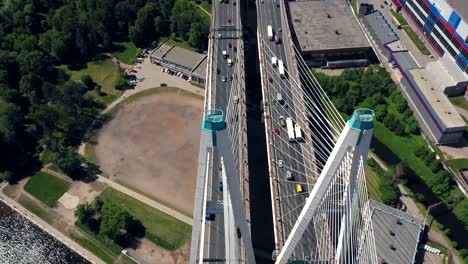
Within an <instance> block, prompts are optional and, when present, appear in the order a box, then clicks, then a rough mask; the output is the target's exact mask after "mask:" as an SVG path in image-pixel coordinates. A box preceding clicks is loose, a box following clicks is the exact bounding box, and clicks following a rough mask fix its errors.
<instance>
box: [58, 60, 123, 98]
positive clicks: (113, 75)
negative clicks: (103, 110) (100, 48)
mask: <svg viewBox="0 0 468 264" xmlns="http://www.w3.org/2000/svg"><path fill="white" fill-rule="evenodd" d="M63 68H64V69H65V71H66V72H68V73H69V74H70V79H72V80H82V78H83V77H84V76H89V77H91V79H92V81H93V82H94V83H95V84H96V85H99V87H100V88H99V89H98V90H93V91H92V92H95V93H99V92H100V94H99V97H95V98H97V99H100V100H102V101H104V102H108V101H113V100H114V99H115V98H116V97H119V96H120V95H121V94H122V91H121V90H118V89H116V86H117V85H118V84H119V81H121V79H122V78H123V76H122V73H121V71H120V70H119V67H118V66H117V65H116V64H115V63H114V62H112V59H110V58H104V59H102V60H97V61H92V62H88V63H87V64H86V65H85V67H84V68H83V69H81V70H69V69H68V68H67V67H63ZM93 95H94V96H95V95H97V94H93Z"/></svg>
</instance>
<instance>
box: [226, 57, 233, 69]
mask: <svg viewBox="0 0 468 264" xmlns="http://www.w3.org/2000/svg"><path fill="white" fill-rule="evenodd" d="M227 64H228V66H229V67H231V66H232V59H230V58H229V59H227Z"/></svg>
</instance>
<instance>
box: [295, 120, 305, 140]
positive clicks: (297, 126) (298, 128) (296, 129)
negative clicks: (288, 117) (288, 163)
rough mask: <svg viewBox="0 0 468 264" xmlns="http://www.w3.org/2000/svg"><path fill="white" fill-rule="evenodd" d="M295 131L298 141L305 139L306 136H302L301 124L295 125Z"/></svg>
mask: <svg viewBox="0 0 468 264" xmlns="http://www.w3.org/2000/svg"><path fill="white" fill-rule="evenodd" d="M294 132H296V139H297V140H298V141H303V140H304V138H303V137H302V130H301V126H300V125H299V124H295V125H294Z"/></svg>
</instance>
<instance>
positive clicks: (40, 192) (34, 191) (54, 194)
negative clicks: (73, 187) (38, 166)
mask: <svg viewBox="0 0 468 264" xmlns="http://www.w3.org/2000/svg"><path fill="white" fill-rule="evenodd" d="M69 188H70V183H68V182H66V181H64V180H62V179H60V178H57V177H55V176H53V175H50V174H48V173H45V172H42V171H40V172H38V173H36V174H35V175H34V176H32V177H31V178H30V179H29V180H28V182H27V183H26V185H25V186H24V190H25V191H27V192H28V193H30V194H31V195H33V196H34V197H36V198H37V199H39V200H40V201H42V202H43V203H45V204H46V205H48V206H49V207H55V206H56V205H57V200H58V199H59V198H60V197H61V196H62V195H63V194H64V193H65V192H66V191H68V189H69Z"/></svg>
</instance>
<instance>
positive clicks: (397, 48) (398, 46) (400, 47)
mask: <svg viewBox="0 0 468 264" xmlns="http://www.w3.org/2000/svg"><path fill="white" fill-rule="evenodd" d="M387 47H388V48H389V49H390V50H391V51H393V52H402V51H408V49H407V48H406V47H405V45H404V44H403V42H401V41H400V40H397V41H394V42H391V43H388V44H387Z"/></svg>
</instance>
